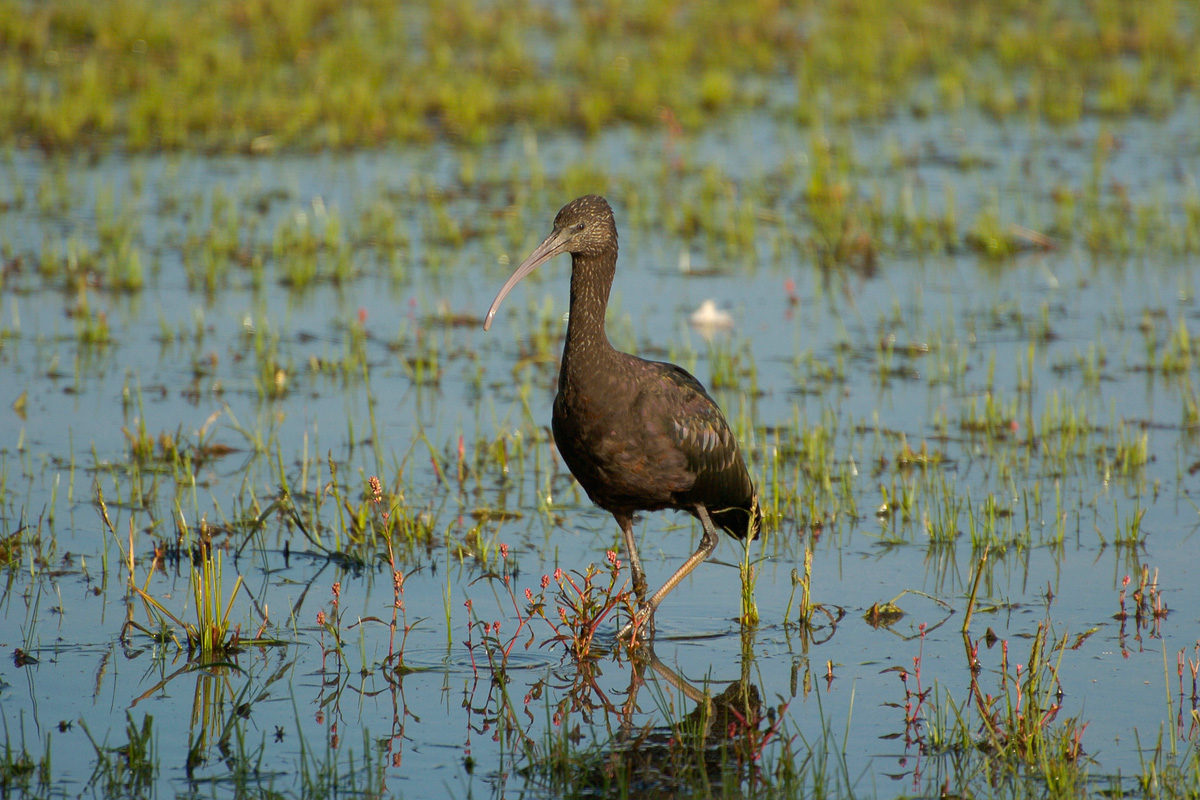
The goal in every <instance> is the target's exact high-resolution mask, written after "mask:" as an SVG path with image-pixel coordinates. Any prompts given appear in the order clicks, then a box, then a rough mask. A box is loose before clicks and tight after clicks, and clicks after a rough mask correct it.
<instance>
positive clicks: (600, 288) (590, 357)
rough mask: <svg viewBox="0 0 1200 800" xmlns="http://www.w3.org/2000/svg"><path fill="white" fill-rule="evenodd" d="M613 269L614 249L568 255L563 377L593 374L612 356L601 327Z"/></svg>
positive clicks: (614, 353) (614, 272)
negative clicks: (568, 301) (568, 294)
mask: <svg viewBox="0 0 1200 800" xmlns="http://www.w3.org/2000/svg"><path fill="white" fill-rule="evenodd" d="M616 269H617V254H616V252H613V253H612V254H611V255H609V254H605V255H601V256H581V255H578V254H574V255H572V257H571V313H570V316H569V317H568V319H567V340H566V342H565V343H564V344H563V363H562V378H563V379H564V380H566V379H570V378H573V377H578V376H577V375H576V373H577V372H579V373H580V374H581V375H582V374H583V373H591V374H594V373H595V372H596V370H597V369H598V367H599V366H600V365H601V364H603V363H604V362H605V361H606V360H608V359H610V358H612V357H613V356H615V355H616V351H615V350H614V349H613V346H612V344H610V343H609V341H608V334H607V333H606V332H605V330H604V314H605V312H606V311H607V310H608V293H609V290H611V289H612V282H613V275H614V274H616ZM580 371H582V372H580Z"/></svg>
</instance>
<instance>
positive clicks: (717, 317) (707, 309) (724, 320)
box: [690, 300, 733, 330]
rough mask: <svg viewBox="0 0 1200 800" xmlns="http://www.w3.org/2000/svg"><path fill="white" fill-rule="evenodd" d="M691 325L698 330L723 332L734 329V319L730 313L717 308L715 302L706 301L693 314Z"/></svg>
mask: <svg viewBox="0 0 1200 800" xmlns="http://www.w3.org/2000/svg"><path fill="white" fill-rule="evenodd" d="M690 320H691V323H692V324H693V325H695V326H696V327H697V328H706V329H708V330H721V329H725V328H732V327H733V317H732V316H731V315H730V313H729V312H728V311H722V310H721V309H719V308H717V303H716V301H715V300H705V301H704V302H702V303H701V304H700V307H699V308H697V309H696V310H695V311H693V312H692V316H691V317H690Z"/></svg>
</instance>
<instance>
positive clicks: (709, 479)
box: [483, 195, 762, 637]
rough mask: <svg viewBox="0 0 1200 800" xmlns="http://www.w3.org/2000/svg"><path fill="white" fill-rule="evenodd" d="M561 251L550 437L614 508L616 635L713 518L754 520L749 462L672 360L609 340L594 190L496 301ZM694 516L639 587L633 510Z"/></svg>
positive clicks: (728, 522)
mask: <svg viewBox="0 0 1200 800" xmlns="http://www.w3.org/2000/svg"><path fill="white" fill-rule="evenodd" d="M561 253H570V254H571V309H570V315H569V316H568V320H567V339H566V343H565V344H564V345H563V354H562V365H561V368H560V372H559V375H558V395H557V396H556V397H555V398H554V417H553V430H554V441H555V444H557V445H558V451H559V452H560V453H561V454H562V457H563V461H565V462H566V463H567V467H568V468H570V470H571V474H572V475H574V476H575V479H576V480H577V481H579V484H580V485H581V486H582V487H583V489H584V491H586V492H587V495H588V497H590V498H591V500H592V502H593V503H595V504H596V505H598V506H599V507H600V508H603V509H604V510H605V511H608V512H609V513H611V514H612V515H613V517H615V518H616V520H617V524H618V525H619V526H620V527H621V533H622V534H624V537H625V548H626V550H628V552H629V566H630V570H631V571H632V573H633V589H634V592H635V594H636V595H637V598H638V611H637V613H636V615H635V616H634V618H633V619H631V620H630V621H629V624H627V625H626V626H625V627H624V628H622V630H621V632H620V635H621V636H622V637H624V636H628V635H632V634H634V633H635V632H636V631H637V630H638V629H639V628H640V627H641V626H643V625H646V626H647V627H648V628H649V630H650V632H651V633H653V617H654V612H655V610H656V609H657V608H658V605H659V603H661V602H662V600H663V598H664V597H666V596H667V594H668V593H669V592H670V591H671V590H672V589H674V588H675V586H676V585H677V584H678V583H679V582H680V581H682V580H683V579H684V578H685V577H687V575H688V573H690V572H691V571H692V570H693V569H695V568H696V566H697V565H698V564H700V563H701V562H702V561H704V560H705V559H706V558H708V557H709V556H710V555H711V554H712V551H713V549H714V548H716V546H717V538H718V537H717V528H721V529H723V530H725V531H726V532H727V533H729V534H730V535H732V536H735V537H737V538H738V539H742V540H745V541H747V542H748V541H750V540H751V539H753V538H754V537H755V536H756V535H757V533H758V531H759V527H760V526H761V524H762V511H761V509H760V508H759V504H758V495H757V493H756V492H755V490H754V483H753V482H752V481H751V480H750V473H749V472H747V470H746V464H745V462H744V461H743V460H742V454H741V452H740V451H739V450H738V445H737V440H736V439H735V438H734V436H733V432H732V431H731V430H730V429H729V424H728V423H727V422H726V421H725V417H724V416H722V415H721V409H719V408H718V407H717V404H716V403H715V402H713V399H712V398H711V397H709V395H708V392H706V391H705V390H704V386H703V385H701V383H700V381H698V380H696V379H695V378H694V377H692V375H691V374H690V373H689V372H688V371H687V370H685V369H683V368H682V367H677V366H675V365H674V364H667V363H664V362H661V361H647V360H645V359H643V358H638V357H637V356H632V355H629V354H628V353H622V352H620V351H618V350H616V349H614V348H613V346H612V345H611V344H610V343H609V341H608V334H607V333H606V332H605V329H604V313H605V310H606V308H607V307H608V294H609V291H610V290H611V289H612V283H613V276H614V275H615V273H616V269H617V226H616V223H615V222H614V220H613V212H612V208H611V207H610V206H609V205H608V201H606V200H605V199H604V198H603V197H599V196H596V195H588V196H587V197H581V198H579V199H578V200H574V201H572V202H570V203H568V204H567V205H565V206H563V208H562V210H561V211H559V212H558V216H556V217H555V218H554V230H553V231H552V232H551V234H550V235H549V236H547V237H546V240H545V241H544V242H542V243H541V244H540V245H538V246H537V249H535V250H534V251H533V252H532V253H530V254H529V257H528V258H526V259H525V260H524V261H523V262H521V265H520V266H519V267H517V269H516V270H515V271H514V272H513V274H512V276H511V277H510V278H509V279H508V281H507V282H505V284H504V286H502V287H501V288H500V292H499V293H498V294H497V295H496V299H495V300H493V301H492V306H491V308H489V309H488V312H487V317H486V318H485V319H484V322H483V329H484V330H487V329H488V328H490V327H491V325H492V320H493V319H494V318H495V316H496V310H497V309H498V308H499V307H500V302H501V301H502V300H504V298H505V296H507V295H508V293H509V292H510V291H511V290H512V288H513V287H514V286H516V285H517V283H518V282H519V281H520V280H521V279H522V278H524V277H525V276H526V275H528V274H529V273H531V272H533V270H535V269H537V267H538V266H540V265H541V264H542V263H544V262H546V261H548V260H550V259H551V258H554V257H555V256H557V255H559V254H561ZM666 508H671V509H676V510H679V511H686V512H688V513H689V514H691V515H693V516H694V517H696V518H697V519H699V520H700V524H701V525H702V526H703V528H704V536H703V538H702V539H701V540H700V547H699V548H698V549H697V550H696V552H695V553H693V554H692V555H691V557H689V558H688V559H687V561H685V562H684V563H683V565H682V566H680V567H679V569H678V570H676V572H675V574H674V575H672V576H671V577H670V578H669V579H668V580H667V582H666V583H665V584H663V586H662V588H661V589H659V590H658V591H656V592H655V593H654V594H653V595H651V596H650V598H649V599H647V598H646V575H645V572H644V571H643V570H642V562H641V559H639V558H638V552H637V544H636V543H635V541H634V536H633V515H634V513H635V512H638V511H658V510H661V509H666Z"/></svg>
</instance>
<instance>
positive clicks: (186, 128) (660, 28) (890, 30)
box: [0, 0, 1198, 155]
mask: <svg viewBox="0 0 1200 800" xmlns="http://www.w3.org/2000/svg"><path fill="white" fill-rule="evenodd" d="M1056 9H1057V6H1054V7H1051V8H1049V9H1045V10H1043V9H1041V8H1040V7H1039V8H1028V7H1025V6H1019V5H1018V6H1009V5H996V4H994V3H988V2H970V3H967V4H966V5H965V6H964V5H962V4H949V3H947V2H944V0H942V1H940V2H937V3H935V4H934V5H933V6H932V7H930V6H929V4H928V3H922V2H917V0H904V2H899V3H894V4H891V5H889V7H888V9H887V13H885V14H881V13H879V9H878V8H877V6H876V5H875V4H874V3H871V2H851V3H847V4H842V5H839V6H838V7H836V8H832V7H826V4H817V5H816V6H815V7H814V8H813V9H810V10H808V11H802V10H798V9H795V8H792V7H790V6H778V5H774V4H755V5H751V6H747V7H745V8H742V7H740V6H739V7H736V8H735V7H727V6H725V5H720V6H713V7H705V8H704V9H692V10H691V11H690V13H687V14H682V15H681V14H679V13H675V10H674V9H673V7H672V6H671V5H670V4H669V3H665V2H658V1H655V2H648V3H645V4H643V5H640V6H636V7H625V8H622V10H621V12H622V13H613V11H612V10H611V9H606V10H604V11H601V10H596V11H595V12H594V13H585V14H574V15H572V17H571V23H570V24H565V21H564V18H563V16H562V13H560V12H559V11H558V10H556V9H546V8H543V7H541V6H538V5H536V4H533V5H520V6H517V7H512V8H505V9H503V10H500V9H497V8H495V7H493V6H490V5H488V4H486V3H479V2H474V1H473V0H438V1H437V2H434V3H432V4H430V5H427V6H421V7H419V8H418V7H411V6H408V5H405V4H402V5H399V6H396V5H393V4H389V3H367V4H366V5H364V6H361V7H356V8H355V9H353V11H350V10H345V11H344V12H331V11H330V10H329V9H328V8H327V7H326V6H325V5H324V4H322V3H321V2H319V1H318V0H301V1H300V2H290V3H284V2H282V0H269V2H264V3H260V4H256V5H253V6H245V5H242V4H233V3H224V4H218V5H217V6H215V7H213V8H211V9H210V8H207V7H205V8H204V9H201V8H199V7H192V6H189V5H165V6H164V5H159V4H153V3H151V4H146V3H141V2H138V1H137V0H112V1H111V2H105V3H98V4H89V3H79V2H70V3H56V4H52V5H49V6H44V5H33V6H30V5H29V4H27V3H24V2H23V1H22V0H4V2H3V3H0V19H4V20H6V21H7V24H6V25H5V27H4V29H3V31H0V35H2V37H3V38H2V39H0V41H2V42H3V43H4V44H5V45H6V49H7V50H8V51H9V52H11V53H12V54H13V63H14V69H16V70H18V71H19V72H20V73H21V74H23V75H27V76H29V79H28V80H23V81H15V82H13V83H12V86H11V87H9V88H10V91H9V92H7V93H6V95H5V102H4V103H3V104H0V137H2V138H4V139H7V140H19V141H22V142H26V143H29V144H31V145H37V146H39V147H41V148H43V149H45V150H49V151H67V150H70V149H72V148H75V149H78V148H80V147H86V148H92V149H97V148H101V147H103V146H105V144H106V143H108V142H114V141H120V142H121V143H122V144H123V146H124V147H126V148H128V149H130V150H135V151H144V150H159V149H167V150H176V149H181V148H198V149H202V150H206V151H211V150H216V151H223V152H244V153H248V154H254V155H268V154H270V153H273V152H275V151H277V150H279V149H283V148H308V149H312V148H334V149H342V148H348V147H375V146H378V145H380V144H382V143H386V142H407V143H423V142H430V141H433V140H435V139H445V138H449V139H452V140H455V141H458V142H465V143H471V144H476V143H479V142H486V141H490V140H493V139H494V138H495V137H496V136H497V135H498V132H499V131H502V130H504V129H506V128H510V127H511V126H513V125H514V124H531V125H532V126H534V127H535V128H537V129H540V130H566V129H574V130H581V131H584V132H586V133H594V132H596V131H600V130H603V129H605V128H608V127H611V126H613V125H617V124H624V123H633V124H635V125H638V126H641V127H644V128H651V127H654V126H659V125H662V124H663V112H664V109H666V110H668V111H669V113H670V122H671V124H672V125H673V126H675V127H677V128H678V129H681V130H694V129H696V128H698V127H699V126H701V125H703V124H705V123H707V122H710V121H712V120H714V119H718V118H726V117H727V115H729V114H730V113H732V112H737V111H740V110H747V109H753V108H757V107H760V106H774V107H777V108H779V109H781V110H784V111H786V112H787V113H789V114H791V115H792V116H793V117H794V118H796V119H798V120H799V121H800V122H802V123H804V124H813V123H814V122H815V121H824V120H828V121H829V122H830V123H838V124H844V123H846V122H851V121H874V120H881V119H888V118H891V117H894V116H895V115H896V114H897V113H898V112H899V111H900V110H903V109H912V110H914V112H915V113H916V114H918V115H921V116H925V115H929V114H933V113H937V112H939V111H946V112H957V111H960V110H961V109H962V108H964V107H974V108H977V109H981V110H982V111H984V112H985V113H987V114H989V115H991V116H994V117H996V118H997V119H1009V118H1014V117H1021V118H1026V117H1040V118H1043V119H1046V120H1047V121H1049V122H1051V123H1052V124H1056V125H1063V124H1070V123H1074V122H1077V121H1078V120H1080V119H1081V118H1083V117H1084V116H1087V115H1089V114H1100V115H1105V116H1114V117H1118V118H1124V117H1127V116H1130V115H1136V114H1143V115H1151V116H1155V117H1159V116H1162V115H1165V114H1167V113H1169V112H1170V111H1172V110H1173V109H1175V108H1177V107H1178V106H1179V104H1180V102H1181V98H1183V97H1185V96H1186V95H1187V89H1188V88H1189V87H1190V86H1191V85H1192V83H1193V82H1194V75H1193V74H1192V69H1191V68H1192V64H1191V62H1190V59H1189V54H1190V53H1193V52H1194V51H1195V49H1196V40H1197V35H1198V34H1197V26H1196V24H1195V23H1196V10H1195V8H1194V6H1192V5H1191V4H1189V3H1187V2H1184V0H1165V2H1160V3H1155V4H1154V6H1153V7H1152V8H1151V9H1146V10H1139V12H1138V13H1133V12H1132V11H1129V12H1126V11H1124V10H1121V11H1117V12H1113V11H1112V10H1111V9H1110V8H1108V7H1107V6H1105V7H1101V8H1097V9H1094V10H1093V13H1089V14H1083V13H1061V12H1059V11H1057V10H1056ZM129 19H137V20H138V24H136V25H131V24H121V23H120V22H118V21H119V20H129ZM281 31H282V33H281ZM397 42H404V43H405V46H403V47H398V46H397V45H396V43H397ZM664 42H669V45H664ZM1047 42H1052V43H1053V47H1048V46H1047V44H1046V43H1047ZM946 53H955V54H957V56H958V57H956V58H954V59H946V58H945V57H944V54H946ZM1114 53H1119V54H1120V55H1121V58H1119V59H1118V58H1114V57H1113V54H1114ZM463 54H470V55H469V56H464V55H463ZM346 63H354V64H355V65H356V69H355V70H353V71H351V72H347V71H345V70H342V69H340V68H339V66H338V65H341V64H346ZM418 75H419V76H421V80H411V79H410V78H411V77H412V76H418ZM100 76H103V79H101V77H100ZM200 76H202V79H201V77H200ZM397 78H399V79H397ZM297 86H319V87H321V91H320V92H318V93H315V94H314V93H305V92H297V91H295V87H297ZM578 86H588V87H589V90H588V91H586V92H578V91H576V87H578ZM568 96H569V97H571V98H573V99H572V101H571V102H569V103H564V102H558V100H559V99H560V98H562V97H568ZM179 97H186V98H188V102H187V103H182V104H181V103H178V102H176V100H177V98H179Z"/></svg>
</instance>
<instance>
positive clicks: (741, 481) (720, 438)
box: [662, 364, 750, 500]
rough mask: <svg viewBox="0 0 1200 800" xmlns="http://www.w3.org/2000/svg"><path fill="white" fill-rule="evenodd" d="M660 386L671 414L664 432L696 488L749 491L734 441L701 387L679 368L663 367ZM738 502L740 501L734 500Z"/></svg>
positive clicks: (721, 416) (738, 492)
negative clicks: (720, 486) (714, 484)
mask: <svg viewBox="0 0 1200 800" xmlns="http://www.w3.org/2000/svg"><path fill="white" fill-rule="evenodd" d="M663 367H664V369H663V370H662V375H663V376H664V377H666V378H667V379H668V381H667V382H666V383H665V384H664V385H665V386H667V387H669V388H668V389H667V392H668V393H669V394H670V395H672V397H670V398H669V399H668V401H667V403H666V405H667V406H668V407H670V408H671V409H672V411H673V413H672V416H671V421H670V428H669V430H668V431H667V432H668V433H669V435H670V436H671V438H672V440H673V441H674V443H675V445H676V446H677V447H678V448H679V449H680V450H681V451H682V452H683V453H684V455H685V457H686V458H687V462H688V467H689V468H690V469H691V471H692V472H693V473H695V475H696V481H697V483H698V484H708V483H710V482H712V481H714V480H715V481H716V482H717V483H732V484H733V485H731V486H730V487H729V488H730V489H734V490H735V491H734V494H740V493H742V492H748V491H750V481H749V476H748V475H747V474H746V466H745V464H744V462H743V461H742V456H741V453H740V451H739V450H738V444H737V439H736V437H735V436H734V435H733V431H732V430H730V428H729V423H728V422H726V421H725V417H724V416H723V415H722V414H721V409H720V408H719V407H718V406H717V404H716V401H714V400H713V399H712V398H711V397H710V396H709V394H708V392H707V391H705V389H704V385H703V384H701V383H700V381H698V380H696V378H695V377H694V376H693V375H692V374H691V373H690V372H688V371H687V370H685V369H684V368H683V367H678V366H675V365H674V364H663ZM737 499H738V500H742V498H737Z"/></svg>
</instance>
